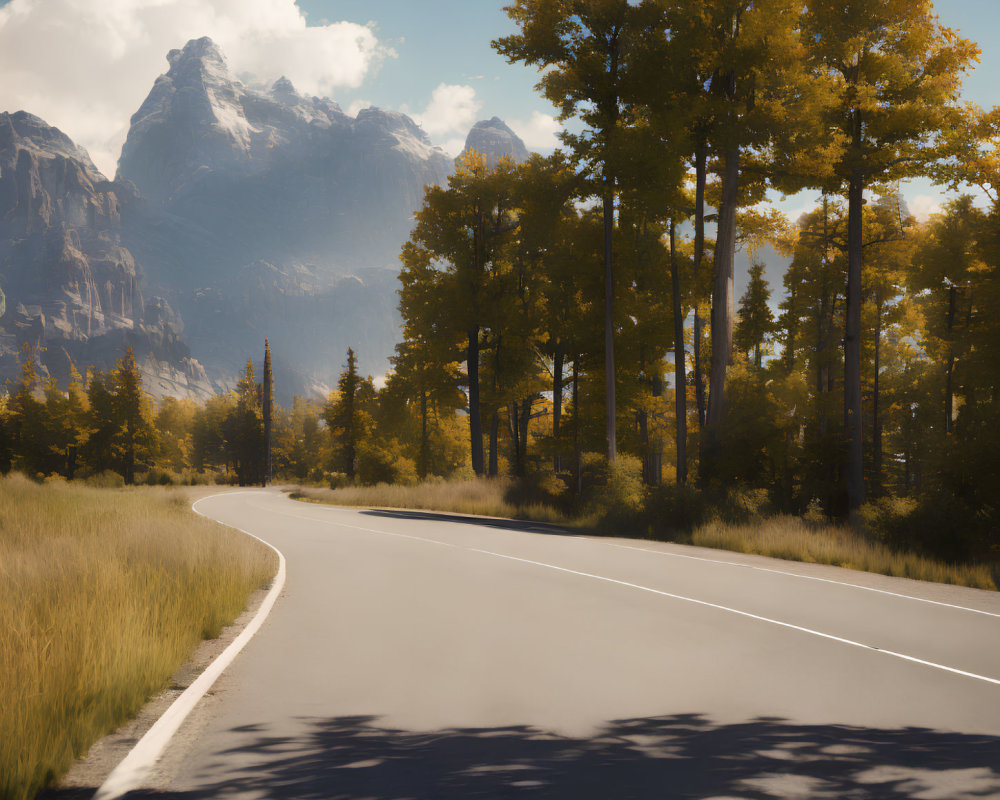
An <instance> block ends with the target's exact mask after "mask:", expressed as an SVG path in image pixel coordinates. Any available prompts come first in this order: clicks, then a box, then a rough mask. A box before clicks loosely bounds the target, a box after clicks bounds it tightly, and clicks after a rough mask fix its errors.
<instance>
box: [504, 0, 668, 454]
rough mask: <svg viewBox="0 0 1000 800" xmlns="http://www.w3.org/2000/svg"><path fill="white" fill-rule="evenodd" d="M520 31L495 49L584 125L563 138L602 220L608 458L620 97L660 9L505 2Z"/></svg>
mask: <svg viewBox="0 0 1000 800" xmlns="http://www.w3.org/2000/svg"><path fill="white" fill-rule="evenodd" d="M506 11H507V14H508V16H510V18H511V19H512V20H513V21H514V22H515V23H516V24H517V26H518V28H519V32H518V33H516V34H514V35H511V36H506V37H503V38H500V39H497V40H496V41H494V42H493V46H494V47H495V48H496V49H497V51H498V52H500V53H501V54H502V55H504V56H506V57H507V60H508V61H510V62H516V61H521V62H524V63H525V64H529V65H533V66H537V67H538V68H539V69H540V70H541V71H542V77H541V80H540V81H539V83H538V88H539V89H540V90H541V91H542V93H543V94H544V95H545V96H546V97H547V98H548V99H549V100H551V101H552V102H553V103H554V104H555V105H556V106H557V107H558V108H559V109H560V119H561V120H562V121H566V120H569V119H570V118H576V119H578V120H579V121H580V122H581V123H582V125H583V127H584V130H583V132H582V133H580V134H568V133H567V134H564V136H563V139H564V141H565V142H566V143H567V145H568V146H569V147H570V149H571V150H572V151H573V154H574V156H575V158H576V159H578V160H579V161H580V162H582V163H583V164H584V165H585V166H586V168H587V171H588V175H589V176H590V177H591V179H592V186H593V189H592V190H591V191H592V193H593V195H594V196H596V197H598V198H600V202H601V208H602V214H603V224H604V372H605V417H606V429H607V448H608V458H609V459H610V460H612V461H613V460H614V458H615V454H616V452H617V444H616V436H617V432H616V413H617V412H616V397H615V392H616V385H615V380H616V371H615V349H614V348H615V334H614V331H615V313H614V286H615V280H614V255H613V253H614V246H613V242H614V228H615V203H616V197H617V195H618V192H619V185H618V184H619V163H620V148H621V136H622V132H623V130H624V128H625V127H626V126H627V125H628V122H629V120H628V114H627V109H626V108H625V106H624V104H623V102H622V99H623V98H622V95H623V86H624V85H625V84H627V83H628V81H629V80H630V78H629V72H630V69H631V66H632V56H633V53H634V51H635V49H636V48H637V47H639V46H640V45H639V42H640V41H641V39H642V37H643V36H644V35H645V33H646V31H647V30H648V29H649V27H650V26H649V25H648V22H649V21H650V20H651V19H653V18H655V16H656V15H657V14H658V10H657V9H656V6H655V4H654V3H651V2H649V1H648V0H642V2H639V3H629V2H627V0H584V1H583V2H552V1H551V0H515V2H514V3H513V4H512V5H509V6H507V7H506Z"/></svg>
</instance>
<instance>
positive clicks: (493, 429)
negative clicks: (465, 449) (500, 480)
mask: <svg viewBox="0 0 1000 800" xmlns="http://www.w3.org/2000/svg"><path fill="white" fill-rule="evenodd" d="M499 438H500V415H499V414H498V413H497V412H496V411H494V412H493V417H492V418H491V419H490V477H491V478H495V477H496V476H497V475H499V474H500V467H499V463H500V459H499V456H498V454H497V443H498V440H499Z"/></svg>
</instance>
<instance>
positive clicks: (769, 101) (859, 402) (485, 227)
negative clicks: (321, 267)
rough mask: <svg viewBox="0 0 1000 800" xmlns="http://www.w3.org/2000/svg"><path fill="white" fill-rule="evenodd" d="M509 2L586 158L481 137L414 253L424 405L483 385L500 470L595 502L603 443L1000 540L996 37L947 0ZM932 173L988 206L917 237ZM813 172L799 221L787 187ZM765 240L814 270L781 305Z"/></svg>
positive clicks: (407, 320) (827, 505) (404, 353)
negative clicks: (522, 150) (919, 208)
mask: <svg viewBox="0 0 1000 800" xmlns="http://www.w3.org/2000/svg"><path fill="white" fill-rule="evenodd" d="M507 11H508V14H509V15H510V16H511V18H512V19H513V20H514V21H515V23H516V24H517V26H518V29H519V30H518V33H516V34H514V35H511V36H508V37H505V38H503V39H499V40H497V41H496V42H494V46H495V48H496V49H497V50H498V51H499V52H500V53H502V54H503V55H505V56H506V57H507V58H508V59H509V60H511V61H520V62H523V63H525V64H530V65H534V66H537V67H538V68H539V70H540V74H541V80H540V83H539V88H540V89H541V91H542V92H543V93H544V94H545V96H546V97H547V98H548V99H549V100H551V101H552V102H553V103H554V104H556V105H557V107H559V108H560V110H561V114H562V119H563V120H564V121H568V122H569V123H570V124H569V126H568V129H569V130H570V131H571V132H570V133H566V134H564V135H563V141H564V144H565V145H566V148H565V151H559V152H557V153H556V154H555V155H554V156H552V157H550V158H540V157H535V158H533V159H532V160H531V161H530V162H528V163H527V164H525V165H521V166H515V165H514V164H512V163H509V162H507V163H504V162H501V163H500V164H499V166H496V167H495V168H493V169H489V168H488V167H487V162H486V161H485V159H483V158H481V157H478V156H477V155H476V154H470V155H469V156H467V157H466V158H465V159H464V161H463V162H462V163H460V164H459V169H458V172H457V174H456V175H455V176H454V177H453V178H452V179H451V180H450V181H449V184H448V186H447V187H443V188H431V189H429V190H428V192H427V195H426V198H425V203H424V207H423V209H422V210H421V211H420V213H419V214H418V216H417V221H416V226H415V229H414V231H413V234H412V236H411V239H410V241H409V242H408V243H407V245H406V246H405V247H404V249H403V253H402V260H403V264H404V267H403V270H402V273H401V281H402V290H401V304H400V308H401V311H402V315H403V319H404V337H405V340H404V342H403V343H402V344H401V345H400V347H399V349H398V353H397V359H396V368H397V374H398V375H399V376H400V380H404V381H405V382H407V383H408V384H409V387H410V396H411V397H412V398H413V399H414V402H418V403H419V404H421V407H424V406H428V407H432V408H436V407H437V404H438V402H439V401H438V400H437V399H436V398H437V396H438V395H439V394H440V393H442V392H448V391H450V390H451V388H452V387H453V386H454V383H455V382H456V380H457V381H458V382H459V383H461V384H462V385H463V386H464V387H465V394H466V396H467V403H468V405H467V408H468V418H469V425H470V438H469V445H468V449H469V454H470V461H471V466H472V469H473V471H474V472H475V473H476V474H483V475H495V474H498V473H499V472H500V471H502V467H501V466H500V463H501V460H502V456H503V455H504V454H505V453H506V455H507V460H508V461H509V464H510V471H511V472H513V473H514V474H516V475H518V476H525V475H527V474H529V473H534V474H538V470H540V469H544V470H546V471H547V472H548V473H549V474H551V475H558V476H562V480H563V482H564V483H565V484H566V491H567V492H568V493H570V494H573V495H575V496H577V497H579V496H581V495H582V494H583V491H584V488H585V487H584V483H585V482H586V481H585V476H584V473H585V470H584V468H583V464H584V462H585V461H586V459H585V458H584V454H585V453H588V452H603V453H605V454H606V459H607V462H608V464H609V465H611V466H609V468H610V469H611V472H612V473H614V471H615V469H619V470H620V469H621V468H622V467H620V466H619V467H614V466H613V465H614V464H615V462H621V461H622V456H623V455H624V456H630V457H634V458H637V459H638V460H639V463H640V464H641V467H640V469H641V474H642V477H643V478H644V480H645V482H646V483H647V484H649V485H656V484H659V483H661V482H663V481H665V480H666V481H670V482H675V483H676V484H678V485H682V486H683V485H687V484H688V483H690V482H694V483H695V485H696V486H697V487H698V488H699V489H700V490H701V491H702V492H707V493H715V495H716V496H718V495H719V494H720V493H724V492H725V491H726V490H727V488H730V487H734V486H744V487H750V488H751V489H759V490H762V491H764V492H766V494H767V497H768V501H769V503H770V505H771V507H772V508H774V509H776V510H783V511H788V512H793V513H805V512H807V511H808V510H810V509H812V510H813V511H818V512H821V513H823V514H825V515H827V516H829V517H836V518H848V517H849V516H852V515H853V514H854V513H855V512H857V511H859V510H861V509H862V506H863V504H864V502H865V501H866V500H870V501H872V503H870V504H869V505H868V506H867V507H865V508H864V511H865V513H866V514H867V515H868V516H873V515H875V516H877V515H882V516H886V515H888V516H892V517H893V518H894V519H895V520H896V522H895V523H894V525H895V528H894V529H895V530H900V531H902V530H904V529H906V528H907V525H908V524H909V523H912V524H909V527H910V529H912V530H918V529H919V530H921V531H927V532H928V533H927V534H926V536H927V537H928V538H930V539H933V540H934V541H933V542H930V544H931V545H932V546H933V547H935V548H937V549H938V550H940V551H946V552H948V553H952V554H961V553H965V552H967V551H969V550H970V549H977V550H981V549H982V548H983V547H988V546H990V545H992V544H996V543H997V539H998V533H997V528H998V520H997V512H996V501H995V499H994V498H995V496H996V493H997V489H998V485H997V483H998V481H997V475H998V474H1000V469H998V467H1000V463H998V458H997V456H996V453H997V449H996V444H998V443H1000V442H997V438H996V437H997V433H996V427H997V426H996V424H995V423H996V422H998V421H1000V415H998V410H1000V409H998V407H997V387H998V378H1000V376H998V374H997V372H998V366H1000V350H998V345H1000V338H998V337H1000V333H998V329H997V325H996V321H995V319H996V312H995V310H994V309H995V304H996V302H997V300H998V299H1000V298H998V297H997V296H996V293H997V290H998V285H1000V284H998V278H997V270H998V266H1000V265H998V261H1000V256H998V252H997V250H996V245H997V239H996V237H997V232H998V230H1000V228H998V222H1000V208H998V205H997V196H996V186H997V185H1000V174H998V173H1000V169H998V159H997V153H998V150H997V143H998V138H997V136H998V129H997V124H998V118H1000V114H998V113H997V112H996V111H993V112H989V113H983V112H981V111H980V110H979V109H976V108H973V107H962V106H960V105H959V103H958V102H957V97H958V92H959V88H960V85H961V78H962V75H963V73H964V72H965V71H966V70H967V69H968V68H969V67H970V66H971V65H972V63H973V62H974V61H975V60H976V59H977V57H978V52H979V51H978V48H977V47H976V45H974V44H972V43H971V42H968V41H966V40H964V39H962V38H960V37H959V36H957V35H956V34H955V32H954V31H951V30H948V29H945V28H943V27H942V26H941V25H940V24H939V23H938V21H937V18H936V16H935V15H934V14H933V11H932V7H931V4H930V3H929V2H922V1H921V0H915V1H911V0H908V1H907V2H892V3H886V2H883V1H882V0H851V2H846V3H835V4H829V3H809V4H802V3H795V2H791V0H766V1H765V2H752V3H751V2H748V1H741V0H707V2H705V1H703V0H698V2H694V0H641V1H640V2H632V3H629V2H625V0H612V1H611V2H583V3H552V2H547V0H516V2H514V3H513V4H512V5H510V6H508V8H507ZM918 175H926V176H931V177H933V178H935V179H936V180H938V181H939V182H940V183H946V184H950V185H951V186H953V187H959V186H961V185H963V184H964V185H972V186H976V187H980V188H981V189H982V190H983V192H985V194H986V195H987V197H988V198H989V201H990V203H989V207H988V208H987V209H986V210H982V209H979V208H977V207H976V206H975V205H974V203H973V202H972V201H971V200H970V199H969V198H967V197H959V198H957V199H955V200H954V201H953V202H952V203H951V204H950V205H949V206H948V207H947V208H946V209H945V211H944V212H943V213H942V215H941V216H939V217H937V218H935V219H934V220H932V221H931V222H930V223H929V224H927V225H925V226H920V225H917V224H916V222H915V220H914V219H912V218H911V217H910V215H909V214H908V212H907V211H906V209H905V204H904V203H903V202H902V200H901V199H900V196H899V193H898V182H899V181H900V180H902V179H905V178H909V177H914V176H918ZM808 189H812V190H815V191H816V192H817V194H818V195H819V196H820V198H821V201H820V205H819V209H818V210H817V211H814V212H812V213H810V214H807V215H805V216H804V217H803V218H802V219H800V220H798V221H797V222H796V223H795V224H794V225H793V224H789V223H788V222H787V221H785V220H784V219H782V217H781V215H780V214H778V213H776V212H775V211H774V210H773V209H771V208H769V207H768V206H767V204H766V202H765V199H766V197H767V196H768V192H770V193H771V196H773V193H775V192H777V193H781V194H792V193H796V192H799V191H802V190H808ZM710 234H714V239H713V238H712V237H711V236H710ZM765 244H766V245H770V247H771V248H774V249H775V250H777V251H778V252H779V253H781V254H783V255H785V256H786V257H791V258H792V266H791V268H790V270H789V271H788V274H787V276H786V279H785V294H786V298H785V300H784V301H783V303H782V306H781V313H780V314H779V315H778V318H777V319H775V317H774V315H773V314H772V312H771V310H770V307H769V297H770V295H769V287H768V286H767V285H766V283H765V281H764V280H763V266H762V264H760V263H759V261H757V260H756V259H757V257H759V256H760V255H761V254H762V253H763V252H765V250H764V245H765ZM740 247H743V248H746V249H747V250H749V251H750V252H751V255H752V256H753V257H754V263H753V266H752V268H751V274H750V281H749V289H748V291H747V293H746V295H745V296H744V297H743V298H741V299H737V298H736V297H734V274H733V273H734V255H735V253H736V251H737V249H739V248H740ZM456 376H457V377H456ZM675 387H683V389H684V390H683V391H677V390H676V389H675ZM448 402H449V401H445V405H446V406H447V403H448ZM450 402H453V401H450ZM540 418H544V420H545V421H544V422H539V419H540ZM691 479H694V480H693V481H692V480H691ZM885 498H905V499H904V500H899V501H898V502H894V501H891V500H886V499H885ZM917 517H920V518H921V519H922V520H923V523H925V524H921V525H917V524H916V523H917ZM904 519H905V520H908V523H904V522H902V521H901V520H904ZM921 535H923V534H921Z"/></svg>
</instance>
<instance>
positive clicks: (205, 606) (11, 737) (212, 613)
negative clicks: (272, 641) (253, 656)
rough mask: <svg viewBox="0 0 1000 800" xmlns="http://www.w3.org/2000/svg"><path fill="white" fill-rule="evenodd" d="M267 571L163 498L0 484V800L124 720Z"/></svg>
mask: <svg viewBox="0 0 1000 800" xmlns="http://www.w3.org/2000/svg"><path fill="white" fill-rule="evenodd" d="M276 568H277V562H276V557H275V556H274V553H273V552H271V551H270V550H268V549H267V548H266V547H264V546H263V545H261V544H260V543H259V542H256V541H254V540H253V539H250V538H249V537H247V536H243V535H241V534H240V533H238V532H236V531H232V530H230V529H228V528H224V527H222V526H220V525H216V524H215V523H212V522H210V521H208V520H206V519H204V518H203V517H199V516H197V515H195V514H194V513H192V512H191V510H190V508H189V501H188V500H187V499H185V498H184V496H183V495H181V494H179V493H177V492H176V491H174V490H166V489H152V488H150V489H132V490H116V489H95V488H90V487H83V486H79V485H68V484H66V483H64V482H59V483H47V484H46V485H39V484H36V483H33V482H31V481H29V480H27V479H26V478H23V477H21V476H16V475H15V476H9V477H7V478H5V479H3V480H2V481H0V798H3V799H4V800H22V799H23V798H30V797H33V796H34V795H35V794H36V793H37V791H38V790H39V789H41V788H43V787H44V786H46V785H48V784H49V783H51V782H53V781H54V780H55V779H57V778H58V777H59V776H60V775H62V774H63V773H64V772H65V771H66V770H67V769H68V768H69V767H70V766H71V765H72V763H73V761H74V759H75V758H77V757H78V756H80V755H82V754H83V753H84V752H85V751H86V750H87V748H88V747H89V746H90V744H92V743H93V742H94V741H95V740H96V739H98V738H100V737H101V736H102V735H104V734H106V733H108V732H109V731H112V730H114V729H115V728H116V727H118V726H119V725H120V724H121V723H123V722H124V721H126V720H127V719H128V718H129V717H131V716H133V715H134V714H135V713H136V712H137V711H138V710H139V708H140V707H141V706H142V704H143V703H144V702H145V701H146V700H147V699H148V698H149V697H150V696H151V695H152V694H154V693H156V692H157V691H159V690H160V689H162V688H163V687H164V685H165V683H166V681H167V680H168V679H169V677H170V676H171V674H172V673H173V672H174V671H175V670H176V669H177V667H178V666H180V664H181V663H182V662H183V661H184V659H185V658H186V657H187V656H188V655H189V654H190V653H191V651H192V650H193V649H194V647H195V646H196V645H197V643H198V642H199V641H200V640H201V639H202V638H211V637H214V636H217V635H218V633H219V631H220V630H221V629H222V627H224V626H225V625H226V624H228V623H229V622H231V621H232V620H233V619H234V618H235V617H236V616H238V615H239V613H240V612H241V611H242V610H243V609H244V608H245V606H246V602H247V598H248V597H249V595H250V593H251V592H252V591H253V590H254V589H256V588H258V587H261V586H263V585H265V584H266V583H267V582H268V581H269V580H270V579H271V577H272V576H273V575H274V572H275V570H276Z"/></svg>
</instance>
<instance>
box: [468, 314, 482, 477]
mask: <svg viewBox="0 0 1000 800" xmlns="http://www.w3.org/2000/svg"><path fill="white" fill-rule="evenodd" d="M465 361H466V370H467V372H468V374H469V438H470V439H471V445H472V471H473V472H475V473H476V475H482V474H483V422H482V418H481V417H480V413H479V326H478V325H477V326H475V327H472V328H470V329H469V344H468V347H467V349H466V355H465Z"/></svg>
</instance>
